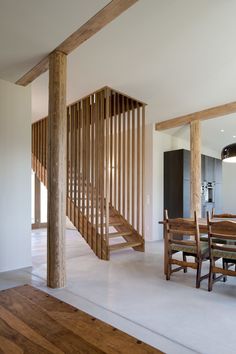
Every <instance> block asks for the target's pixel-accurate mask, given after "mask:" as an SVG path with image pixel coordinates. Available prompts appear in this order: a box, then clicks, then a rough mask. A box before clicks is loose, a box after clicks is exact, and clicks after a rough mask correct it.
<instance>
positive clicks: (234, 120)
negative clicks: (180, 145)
mask: <svg viewBox="0 0 236 354" xmlns="http://www.w3.org/2000/svg"><path fill="white" fill-rule="evenodd" d="M165 133H167V134H170V135H173V136H175V137H178V138H180V139H183V140H187V141H190V129H189V126H188V125H184V126H182V127H179V128H173V129H168V130H166V131H165ZM201 139H202V145H203V146H204V147H205V148H208V149H210V150H213V151H214V152H215V153H217V154H218V155H220V153H221V150H222V149H223V147H224V146H226V145H229V144H232V143H235V142H236V113H234V114H229V115H227V116H224V117H220V118H216V119H209V120H206V121H202V122H201Z"/></svg>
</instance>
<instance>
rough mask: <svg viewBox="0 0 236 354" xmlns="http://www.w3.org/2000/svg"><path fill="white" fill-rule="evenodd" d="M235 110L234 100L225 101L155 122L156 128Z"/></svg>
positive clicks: (204, 118)
mask: <svg viewBox="0 0 236 354" xmlns="http://www.w3.org/2000/svg"><path fill="white" fill-rule="evenodd" d="M235 112H236V102H231V103H226V104H223V105H221V106H216V107H212V108H208V109H204V110H203V111H198V112H194V113H191V114H187V115H184V116H180V117H176V118H172V119H168V120H164V121H162V122H159V123H156V125H155V128H156V130H159V131H160V130H166V129H171V128H176V127H179V126H181V125H185V124H189V123H191V122H193V121H195V120H199V121H200V120H208V119H213V118H217V117H222V116H225V115H228V114H232V113H235Z"/></svg>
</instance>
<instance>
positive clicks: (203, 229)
mask: <svg viewBox="0 0 236 354" xmlns="http://www.w3.org/2000/svg"><path fill="white" fill-rule="evenodd" d="M183 219H184V220H193V219H192V218H183ZM226 220H227V221H235V222H236V218H212V219H211V221H216V222H217V221H226ZM159 224H161V225H163V226H164V225H165V220H161V221H159ZM198 225H199V231H200V234H205V235H206V237H207V234H208V226H207V218H199V219H198ZM164 235H165V231H164ZM165 258H166V253H165V252H164V273H165V274H166V273H167V269H166V267H165V264H166V262H165Z"/></svg>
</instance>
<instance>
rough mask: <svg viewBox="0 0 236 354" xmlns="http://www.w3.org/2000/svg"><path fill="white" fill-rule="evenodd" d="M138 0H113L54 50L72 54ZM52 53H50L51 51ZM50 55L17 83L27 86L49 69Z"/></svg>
mask: <svg viewBox="0 0 236 354" xmlns="http://www.w3.org/2000/svg"><path fill="white" fill-rule="evenodd" d="M137 1H138V0H112V1H111V2H109V4H107V5H106V6H105V7H104V8H103V9H101V10H100V11H99V12H97V13H96V15H94V16H93V17H91V18H90V19H89V20H88V21H87V22H86V23H85V24H83V25H82V26H81V27H80V28H79V29H78V30H77V31H75V32H74V33H72V34H71V35H70V36H69V37H68V38H67V39H66V40H64V41H63V42H62V43H61V44H60V45H59V46H58V47H56V48H55V49H54V50H56V51H59V52H62V53H64V54H70V53H71V52H72V51H73V50H75V49H76V48H78V47H79V46H80V45H81V44H82V43H84V42H85V41H87V40H88V39H89V38H91V37H92V36H93V35H95V34H96V33H97V32H99V31H100V30H101V29H102V28H103V27H105V26H106V25H107V24H108V23H110V22H111V21H113V20H114V19H115V18H116V17H118V16H119V15H121V14H122V13H123V12H124V11H126V10H127V9H128V8H129V7H130V6H132V5H134V4H135V3H136V2H137ZM49 54H50V53H49ZM48 63H49V56H47V57H45V58H44V59H43V60H41V61H40V62H39V63H38V64H37V65H35V66H34V67H33V68H32V69H31V70H29V71H28V72H27V73H26V74H25V75H23V76H22V77H21V78H20V79H18V80H17V81H16V84H17V85H21V86H27V85H28V84H30V83H31V82H32V81H34V80H35V79H36V78H37V77H38V76H40V75H41V74H43V73H44V72H45V71H47V70H48Z"/></svg>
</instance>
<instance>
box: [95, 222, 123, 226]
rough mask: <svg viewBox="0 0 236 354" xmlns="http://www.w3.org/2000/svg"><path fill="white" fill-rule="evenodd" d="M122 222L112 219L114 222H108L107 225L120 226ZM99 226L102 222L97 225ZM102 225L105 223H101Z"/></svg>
mask: <svg viewBox="0 0 236 354" xmlns="http://www.w3.org/2000/svg"><path fill="white" fill-rule="evenodd" d="M122 225H123V223H122V222H121V221H114V222H112V221H111V222H109V225H108V226H122ZM98 226H99V227H101V226H102V224H99V225H98ZM103 226H104V227H105V226H106V223H104V224H103Z"/></svg>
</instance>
